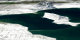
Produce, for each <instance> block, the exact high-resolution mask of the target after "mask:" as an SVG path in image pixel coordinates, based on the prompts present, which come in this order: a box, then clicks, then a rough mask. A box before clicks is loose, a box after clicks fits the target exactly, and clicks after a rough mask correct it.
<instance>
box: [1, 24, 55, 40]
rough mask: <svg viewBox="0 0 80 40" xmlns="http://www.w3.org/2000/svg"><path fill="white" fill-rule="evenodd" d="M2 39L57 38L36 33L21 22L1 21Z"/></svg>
mask: <svg viewBox="0 0 80 40" xmlns="http://www.w3.org/2000/svg"><path fill="white" fill-rule="evenodd" d="M0 40H56V38H51V37H47V36H43V35H36V34H35V35H34V34H32V33H31V32H29V31H28V27H25V26H22V25H20V24H11V23H0Z"/></svg>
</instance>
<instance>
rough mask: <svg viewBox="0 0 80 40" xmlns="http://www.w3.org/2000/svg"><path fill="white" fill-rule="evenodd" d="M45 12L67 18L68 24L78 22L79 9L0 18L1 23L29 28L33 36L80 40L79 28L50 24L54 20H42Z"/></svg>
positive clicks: (53, 10)
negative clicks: (16, 24) (40, 35)
mask: <svg viewBox="0 0 80 40" xmlns="http://www.w3.org/2000/svg"><path fill="white" fill-rule="evenodd" d="M45 12H49V13H55V14H59V15H62V16H67V17H69V19H71V20H70V22H80V9H79V8H67V9H52V10H44V11H38V12H37V13H38V14H33V13H32V14H17V15H5V16H0V21H1V22H8V23H18V24H21V25H23V26H26V27H28V28H29V31H30V32H32V33H33V34H42V35H45V36H49V37H53V38H56V39H57V40H80V36H79V35H80V27H79V25H78V26H76V27H72V26H70V25H63V24H62V25H58V24H55V23H52V22H53V21H54V20H50V19H47V18H42V16H43V15H44V13H45Z"/></svg>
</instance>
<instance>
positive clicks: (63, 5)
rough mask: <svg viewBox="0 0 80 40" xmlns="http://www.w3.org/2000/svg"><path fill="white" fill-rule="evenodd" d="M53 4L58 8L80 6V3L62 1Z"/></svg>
mask: <svg viewBox="0 0 80 40" xmlns="http://www.w3.org/2000/svg"><path fill="white" fill-rule="evenodd" d="M53 5H54V7H56V8H80V3H62V4H60V5H56V4H53Z"/></svg>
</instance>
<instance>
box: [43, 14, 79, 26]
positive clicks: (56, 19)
mask: <svg viewBox="0 0 80 40" xmlns="http://www.w3.org/2000/svg"><path fill="white" fill-rule="evenodd" d="M43 18H48V19H51V20H54V21H53V22H52V23H56V24H65V25H71V26H77V25H78V24H80V23H73V22H69V20H70V19H69V18H68V17H66V16H60V15H58V14H54V13H45V14H44V16H43Z"/></svg>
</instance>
